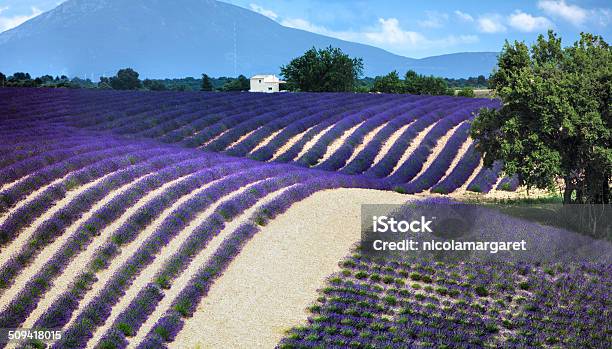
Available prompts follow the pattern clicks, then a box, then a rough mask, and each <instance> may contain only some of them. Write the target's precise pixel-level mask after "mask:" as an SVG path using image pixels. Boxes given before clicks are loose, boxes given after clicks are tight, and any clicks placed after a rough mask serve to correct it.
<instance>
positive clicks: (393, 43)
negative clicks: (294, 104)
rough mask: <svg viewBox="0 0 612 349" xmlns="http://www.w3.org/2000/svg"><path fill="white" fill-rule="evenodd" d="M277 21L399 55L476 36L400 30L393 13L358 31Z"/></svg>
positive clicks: (464, 41)
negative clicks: (431, 34)
mask: <svg viewBox="0 0 612 349" xmlns="http://www.w3.org/2000/svg"><path fill="white" fill-rule="evenodd" d="M281 24H282V25H284V26H287V27H292V28H296V29H302V30H306V31H310V32H313V33H317V34H322V35H327V36H331V37H335V38H338V39H343V40H349V41H355V42H360V43H364V44H370V45H375V46H378V47H381V48H384V49H387V50H389V51H392V52H395V53H397V54H403V55H411V54H413V53H414V52H415V51H422V50H427V49H432V48H434V49H435V48H447V47H450V46H457V45H462V44H470V43H475V42H478V40H479V38H478V36H476V35H458V36H456V35H449V36H446V37H443V38H428V37H426V36H425V35H423V34H422V33H419V32H416V31H411V30H404V29H403V28H402V27H401V26H400V22H399V20H398V19H397V18H393V17H391V18H379V19H378V22H377V23H376V25H374V26H370V27H368V28H364V29H363V30H361V31H334V30H330V29H328V28H326V27H323V26H320V25H316V24H313V23H311V22H309V21H307V20H305V19H301V18H291V19H285V20H283V21H281Z"/></svg>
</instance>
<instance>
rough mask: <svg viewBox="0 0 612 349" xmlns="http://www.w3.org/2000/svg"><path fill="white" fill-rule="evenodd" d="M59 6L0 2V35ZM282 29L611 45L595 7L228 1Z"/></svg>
mask: <svg viewBox="0 0 612 349" xmlns="http://www.w3.org/2000/svg"><path fill="white" fill-rule="evenodd" d="M61 2H62V1H60V0H0V32H1V31H3V30H6V29H9V28H11V27H14V26H16V25H18V24H19V23H21V22H23V21H25V20H27V19H28V18H30V17H32V16H34V15H36V14H39V13H41V12H44V11H48V10H50V9H52V8H53V7H55V6H57V5H58V4H59V3H61ZM226 2H229V3H232V4H234V5H238V6H241V7H244V8H247V9H251V10H253V11H256V12H259V13H261V14H263V15H266V16H268V17H270V18H271V19H273V20H275V21H277V22H278V23H280V24H283V25H285V26H290V27H294V28H299V29H304V30H308V31H312V32H316V33H320V34H324V35H328V36H333V37H337V38H341V39H345V40H349V41H356V42H361V43H366V44H370V45H373V46H377V47H381V48H384V49H386V50H388V51H391V52H393V53H397V54H400V55H404V56H409V57H416V58H420V57H426V56H432V55H439V54H445V53H452V52H466V51H499V50H500V48H501V46H502V45H503V42H504V40H505V39H510V40H524V41H527V42H532V41H533V40H534V39H535V37H536V36H537V34H538V33H543V32H546V30H547V29H548V28H553V29H554V30H555V31H557V32H558V33H560V34H561V36H562V37H563V38H564V39H565V43H567V44H569V43H571V42H573V41H575V40H576V38H577V37H578V35H579V33H580V32H581V31H587V32H592V33H596V34H599V35H603V37H604V39H606V40H607V41H608V42H610V26H611V22H612V5H611V3H610V2H609V1H600V0H584V1H578V0H576V1H572V0H539V1H538V0H536V1H503V2H502V1H461V2H459V1H409V0H387V1H359V0H356V1H350V0H346V1H345V0H342V1H340V0H309V1H306V0H227V1H226Z"/></svg>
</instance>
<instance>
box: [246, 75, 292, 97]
mask: <svg viewBox="0 0 612 349" xmlns="http://www.w3.org/2000/svg"><path fill="white" fill-rule="evenodd" d="M284 83H285V81H282V80H280V79H279V78H277V77H276V75H255V76H253V77H251V89H250V90H249V92H267V93H272V92H279V91H280V85H281V84H284Z"/></svg>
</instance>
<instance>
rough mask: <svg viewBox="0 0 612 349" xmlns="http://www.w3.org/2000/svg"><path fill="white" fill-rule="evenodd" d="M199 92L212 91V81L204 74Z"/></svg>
mask: <svg viewBox="0 0 612 349" xmlns="http://www.w3.org/2000/svg"><path fill="white" fill-rule="evenodd" d="M200 90H201V91H213V90H214V87H213V84H212V81H210V77H209V76H208V75H206V74H202V86H201V88H200Z"/></svg>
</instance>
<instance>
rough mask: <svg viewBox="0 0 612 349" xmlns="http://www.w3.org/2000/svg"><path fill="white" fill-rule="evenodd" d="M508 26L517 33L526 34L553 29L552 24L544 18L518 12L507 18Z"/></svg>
mask: <svg viewBox="0 0 612 349" xmlns="http://www.w3.org/2000/svg"><path fill="white" fill-rule="evenodd" d="M508 24H509V25H510V26H511V27H513V28H514V29H516V30H518V31H522V32H527V33H529V32H534V31H540V30H546V29H549V28H552V27H553V24H552V22H551V21H550V20H548V18H546V17H535V16H532V15H530V14H529V13H525V12H521V11H518V10H517V11H515V12H514V13H513V14H511V15H510V16H509V17H508Z"/></svg>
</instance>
